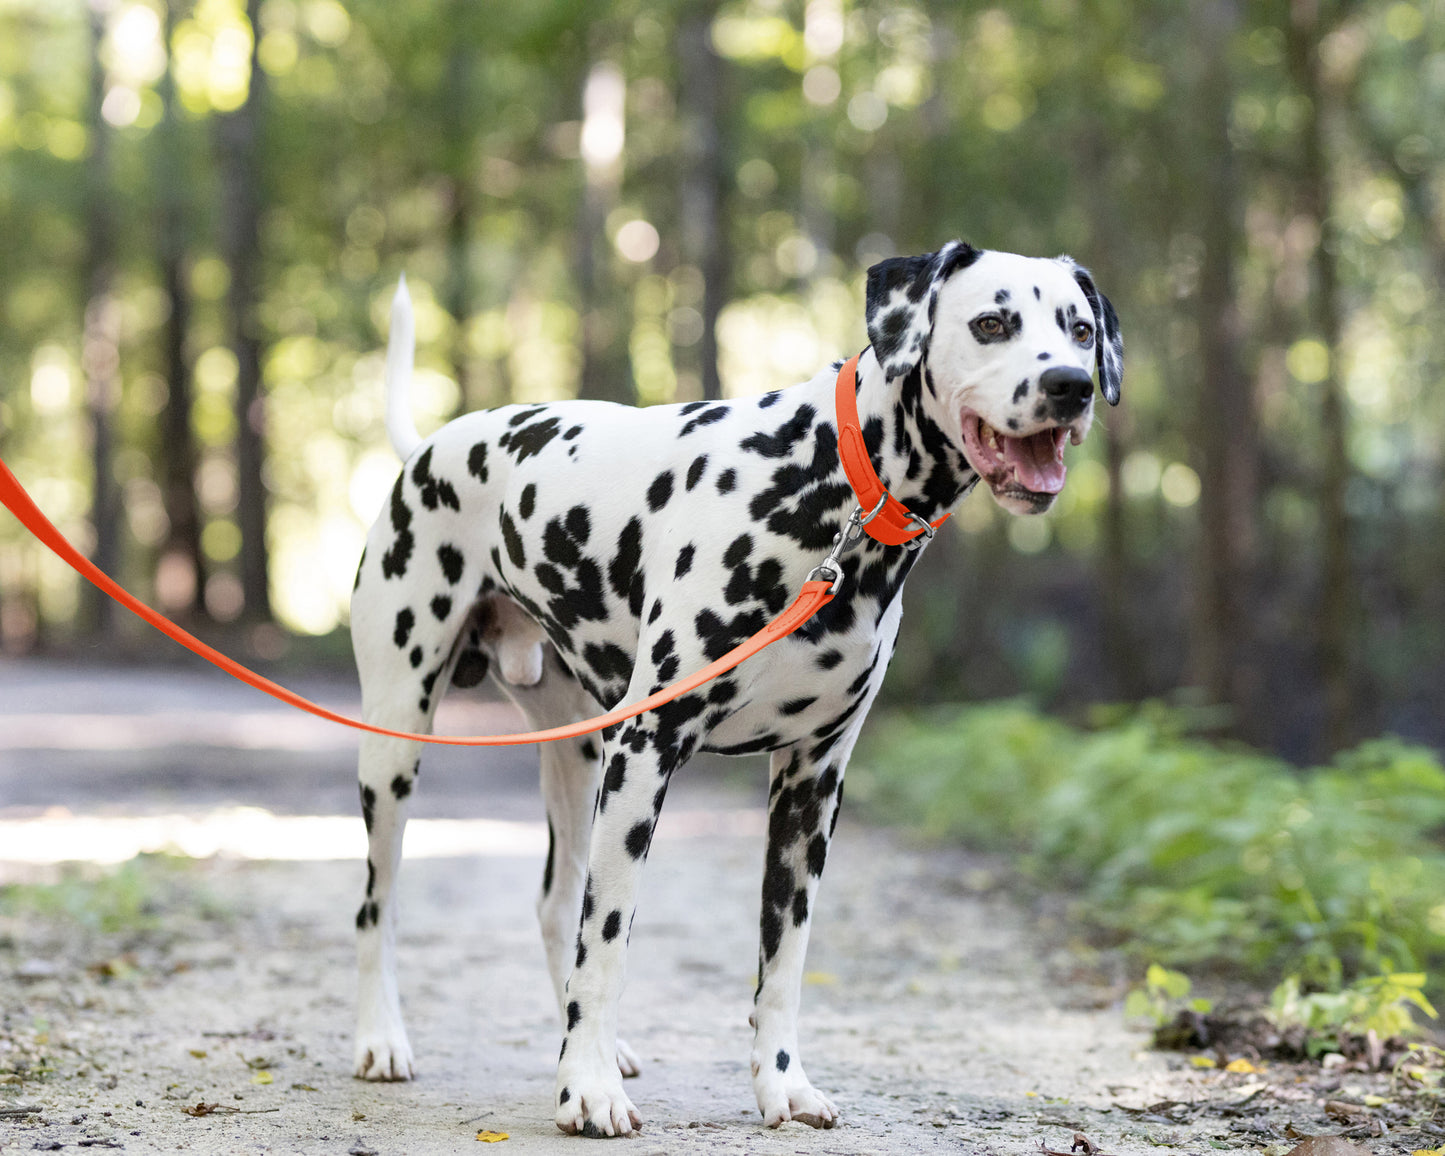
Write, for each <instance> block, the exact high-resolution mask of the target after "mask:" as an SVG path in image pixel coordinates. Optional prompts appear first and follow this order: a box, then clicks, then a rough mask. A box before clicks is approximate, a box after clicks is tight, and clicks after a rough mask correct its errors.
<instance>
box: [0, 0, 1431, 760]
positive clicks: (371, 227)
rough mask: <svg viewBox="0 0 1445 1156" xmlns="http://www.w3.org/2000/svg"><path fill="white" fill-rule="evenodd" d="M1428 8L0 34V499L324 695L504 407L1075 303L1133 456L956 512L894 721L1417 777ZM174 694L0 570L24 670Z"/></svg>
mask: <svg viewBox="0 0 1445 1156" xmlns="http://www.w3.org/2000/svg"><path fill="white" fill-rule="evenodd" d="M1442 155H1445V3H1441V0H1251V2H1250V3H1242V2H1239V3H1236V2H1231V0H1190V2H1188V3H1185V2H1182V0H1179V2H1174V0H1171V2H1164V3H1143V2H1139V0H1024V2H1021V3H1012V4H1009V5H1007V6H1004V5H998V6H991V5H985V4H979V3H971V2H970V3H956V2H945V0H916V2H915V0H810V2H809V3H806V4H804V3H801V2H798V0H726V2H717V0H707V2H684V0H672V2H648V3H642V2H640V0H527V2H526V3H497V2H493V0H410V2H408V3H405V4H399V3H394V2H391V0H352V2H350V3H347V4H341V3H338V2H337V0H244V2H242V0H170V2H169V3H167V2H166V0H90V2H89V3H86V2H83V0H0V456H3V458H4V460H5V461H6V462H7V463H8V464H9V465H10V466H11V468H12V469H13V470H14V471H15V472H16V473H17V474H18V475H19V476H20V478H21V480H22V481H23V482H24V483H25V484H26V485H27V486H28V487H29V488H30V489H31V491H32V493H33V494H34V495H35V497H36V499H37V500H38V501H39V503H40V505H41V506H42V507H43V508H44V509H45V510H46V511H47V512H48V513H49V514H50V516H51V517H52V518H53V519H54V520H55V521H56V522H57V523H59V524H60V526H61V527H62V528H63V529H64V530H65V532H66V533H67V534H69V535H70V536H71V538H72V539H73V540H75V541H77V542H78V543H80V544H81V545H82V546H83V547H84V548H85V549H86V550H88V551H89V552H90V553H91V555H92V556H93V557H94V558H95V559H96V560H97V561H98V562H99V563H100V565H101V566H102V567H103V568H104V569H106V570H107V571H109V572H111V573H112V574H114V575H116V576H117V577H118V578H119V579H120V580H121V581H122V582H123V583H124V584H125V585H126V586H128V587H129V588H130V589H131V590H133V591H135V592H136V593H137V594H139V595H140V596H141V597H143V598H145V599H147V600H149V601H151V602H152V603H153V604H155V605H158V606H160V607H161V608H163V609H164V610H165V611H166V612H167V613H169V614H171V615H172V616H174V617H176V618H177V619H178V620H180V621H182V622H183V623H185V624H186V625H188V626H190V627H191V628H192V629H195V630H197V631H198V632H200V633H202V634H203V635H205V636H206V637H208V638H211V639H213V640H216V641H218V642H219V643H220V644H222V645H223V646H225V647H226V648H228V649H230V650H232V651H233V652H234V653H236V654H237V655H238V656H239V657H242V658H246V659H250V660H259V661H262V662H265V663H270V664H278V665H279V666H280V668H281V669H283V670H285V669H286V668H287V667H288V666H297V667H299V666H308V667H314V666H316V665H318V664H319V665H323V666H324V665H326V664H335V665H336V666H337V668H342V667H344V665H345V663H346V662H347V656H348V651H349V647H348V645H347V641H346V634H345V628H346V614H347V598H348V595H349V592H350V589H351V583H352V578H353V575H354V572H355V566H356V562H357V559H358V556H359V554H360V550H361V545H362V540H363V535H364V533H365V529H366V527H367V525H368V524H369V522H370V520H371V519H372V518H373V517H374V516H375V514H376V513H377V512H378V511H379V509H380V508H381V506H382V503H383V499H384V496H385V494H386V492H387V491H388V489H389V487H390V485H391V483H392V480H393V478H394V476H395V473H396V470H397V468H398V466H397V462H396V461H395V459H394V457H393V456H392V453H391V451H390V449H389V447H388V446H387V443H386V439H385V434H384V430H383V426H382V409H383V398H382V354H381V350H382V347H383V344H384V340H385V329H386V318H387V305H388V302H389V299H390V295H391V292H392V290H393V288H394V285H395V282H396V278H397V276H398V274H400V273H402V272H405V273H406V275H407V277H408V279H409V282H410V284H411V287H412V292H413V294H414V296H415V299H416V302H417V309H418V314H417V331H418V338H419V350H418V365H419V372H418V375H417V380H416V387H415V390H414V404H415V407H416V410H417V413H418V422H419V425H420V426H421V428H422V430H423V432H424V433H425V432H429V431H430V429H432V428H433V427H434V426H435V425H436V424H438V423H440V422H442V421H444V420H446V419H447V418H449V417H451V416H454V415H455V414H457V413H459V412H462V411H464V410H468V409H474V408H478V407H485V406H493V405H499V404H503V403H505V402H508V401H512V400H527V401H540V400H551V399H556V398H566V397H573V396H587V397H601V398H608V399H613V400H618V401H628V402H636V403H637V404H642V405H649V404H657V403H667V402H674V401H689V400H694V399H697V398H702V397H718V396H722V397H729V396H741V395H746V394H752V393H756V392H760V391H763V390H766V389H771V388H775V387H778V386H783V385H787V384H790V383H792V382H795V381H799V380H802V379H804V378H806V377H808V376H810V375H811V374H812V373H813V372H815V371H816V369H817V368H818V367H819V366H820V365H822V364H824V363H826V362H827V361H829V360H830V359H832V358H834V357H837V356H841V355H845V354H848V353H852V352H856V351H857V350H858V349H859V348H861V347H862V346H863V345H864V344H865V342H866V336H865V333H864V329H863V323H862V286H863V272H864V270H865V269H866V268H867V266H868V265H869V264H871V263H873V262H875V261H877V260H879V259H881V258H883V257H887V256H890V255H894V254H898V253H917V252H925V251H929V250H931V249H934V248H936V247H938V246H939V245H940V244H941V243H943V242H944V241H946V240H947V239H949V238H952V237H955V236H961V237H964V238H967V239H969V240H971V241H972V242H974V243H975V244H977V245H980V246H984V247H991V248H1003V249H1011V250H1016V251H1021V252H1025V253H1030V254H1039V255H1053V254H1057V253H1062V252H1068V253H1070V254H1072V255H1073V256H1074V257H1076V258H1077V259H1078V260H1079V261H1080V262H1082V263H1084V264H1086V265H1088V266H1089V267H1090V268H1091V269H1092V270H1093V271H1094V273H1095V276H1096V279H1097V280H1098V282H1099V284H1100V286H1101V287H1102V288H1103V290H1104V292H1105V293H1107V294H1108V295H1109V296H1110V297H1111V298H1112V300H1113V302H1114V303H1115V305H1116V307H1117V308H1118V311H1119V313H1120V315H1121V317H1122V320H1123V326H1124V334H1125V340H1126V348H1127V353H1126V374H1125V383H1124V394H1123V404H1122V405H1121V406H1120V407H1119V408H1118V409H1117V410H1111V411H1109V412H1106V413H1101V415H1100V418H1101V420H1100V422H1099V423H1098V425H1097V426H1096V432H1095V433H1094V434H1093V435H1092V436H1091V437H1090V439H1089V442H1088V444H1087V445H1086V446H1084V447H1081V448H1079V449H1075V450H1071V451H1070V462H1071V465H1070V478H1069V483H1068V486H1067V488H1066V491H1065V494H1064V496H1063V499H1062V500H1061V501H1060V503H1059V504H1058V507H1057V509H1056V511H1055V512H1054V513H1052V514H1050V515H1048V516H1047V517H1044V518H1038V519H1028V520H1024V519H1011V518H1008V517H1006V516H1004V515H1003V514H1002V513H1001V512H1000V511H998V510H997V509H996V508H995V507H994V506H993V505H992V504H991V502H990V501H989V499H988V498H987V497H985V496H983V495H977V496H974V497H971V498H969V499H967V500H966V501H965V502H964V503H963V504H962V506H961V507H960V509H959V511H958V515H957V517H955V518H954V519H953V521H952V522H951V523H950V524H949V529H948V531H947V532H946V533H945V534H943V535H941V537H940V540H939V541H938V542H937V543H936V544H935V545H934V546H933V547H932V548H931V549H930V551H929V553H928V555H927V557H926V560H925V562H924V564H923V565H922V566H921V567H920V569H919V571H918V573H917V574H916V576H915V577H914V579H913V580H912V581H911V582H910V585H909V591H908V603H907V606H908V614H907V618H906V620H905V627H904V638H903V641H902V643H901V645H900V649H899V653H898V657H897V658H896V659H895V662H894V670H893V672H892V673H891V675H890V678H889V682H888V684H887V688H886V690H885V694H886V695H888V696H891V698H892V700H893V701H894V702H895V703H899V702H906V703H915V702H927V701H951V700H957V699H962V698H975V699H976V698H995V697H1000V696H1007V695H1014V694H1019V693H1024V694H1027V695H1030V696H1032V697H1033V698H1034V699H1035V700H1036V701H1037V702H1039V703H1041V704H1042V705H1044V706H1045V707H1048V708H1050V709H1055V710H1061V711H1065V712H1068V711H1077V710H1078V709H1079V708H1080V707H1082V706H1083V705H1085V704H1089V703H1097V702H1101V701H1102V702H1134V701H1139V700H1143V699H1148V698H1151V697H1165V698H1173V699H1176V700H1180V701H1182V702H1185V703H1192V704H1196V705H1198V704H1204V705H1209V706H1218V707H1220V708H1222V710H1221V713H1220V714H1218V715H1217V716H1216V718H1217V720H1218V721H1219V722H1220V724H1221V725H1222V726H1224V727H1225V729H1227V730H1228V731H1229V732H1230V733H1232V734H1234V735H1236V736H1239V737H1242V738H1244V739H1247V740H1249V741H1251V742H1254V743H1257V744H1260V745H1263V746H1266V747H1269V748H1272V749H1274V750H1276V751H1279V752H1282V753H1284V754H1286V755H1288V756H1289V757H1291V758H1295V759H1298V760H1306V759H1311V758H1318V757H1322V756H1324V755H1327V754H1328V753H1329V752H1330V751H1332V750H1334V749H1338V748H1340V747H1342V746H1345V745H1348V744H1349V743H1351V742H1354V741H1356V740H1358V739H1359V738H1362V737H1365V736H1368V735H1372V734H1378V733H1381V732H1393V733H1398V734H1401V735H1403V736H1406V737H1409V738H1411V739H1415V740H1422V741H1425V742H1427V743H1432V744H1436V745H1439V744H1441V743H1442V742H1445V710H1442V708H1445V582H1442V580H1441V568H1442V564H1445V519H1442V501H1441V472H1442V433H1445V399H1442V395H1441V391H1440V389H1439V388H1438V379H1439V377H1440V373H1441V367H1442V364H1445V326H1442V321H1445V316H1442V309H1441V302H1440V298H1439V294H1438V292H1437V288H1438V284H1439V281H1440V278H1441V275H1442V273H1445V166H1442V159H1441V158H1442ZM169 646H170V644H169V643H165V642H164V641H163V640H161V639H159V638H157V637H153V636H151V635H149V634H148V633H147V632H146V628H144V627H142V626H141V625H140V624H139V623H137V622H135V621H132V620H129V619H128V618H126V617H123V616H122V612H120V611H118V610H115V609H114V608H112V607H110V606H108V605H107V604H105V603H104V602H101V601H97V600H96V599H95V598H94V597H92V595H91V592H90V591H89V590H88V589H87V588H85V587H83V586H82V584H81V583H80V581H79V580H78V579H77V578H76V577H75V576H73V575H72V574H71V573H70V572H69V571H68V570H66V569H64V568H63V566H62V565H61V564H60V563H58V562H57V561H56V560H54V559H53V558H51V557H49V556H48V555H47V554H45V553H44V552H43V551H42V549H41V548H40V547H39V546H37V545H36V544H35V543H34V542H32V541H30V540H29V539H28V538H27V536H26V535H25V533H24V532H23V531H22V530H21V529H20V527H19V526H18V525H17V524H16V523H15V522H14V521H13V520H11V519H9V518H8V517H6V518H4V519H3V520H0V654H4V655H9V656H19V655H36V654H39V655H45V654H54V655H62V656H66V655H68V656H75V655H81V656H85V657H101V656H103V657H105V658H106V659H107V660H112V661H113V660H116V659H120V658H129V659H151V658H154V657H155V656H157V655H167V656H168V655H169V654H170V651H169V650H168V649H167V648H168V647H169Z"/></svg>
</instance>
